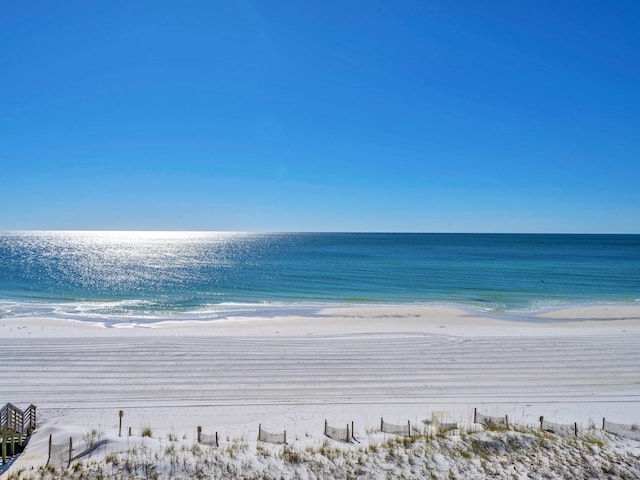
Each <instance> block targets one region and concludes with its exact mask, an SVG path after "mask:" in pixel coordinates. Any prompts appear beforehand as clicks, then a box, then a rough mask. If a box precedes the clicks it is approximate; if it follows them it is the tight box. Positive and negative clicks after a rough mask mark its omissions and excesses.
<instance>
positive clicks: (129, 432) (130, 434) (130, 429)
mask: <svg viewBox="0 0 640 480" xmlns="http://www.w3.org/2000/svg"><path fill="white" fill-rule="evenodd" d="M129 436H131V427H129Z"/></svg>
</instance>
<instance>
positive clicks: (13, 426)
mask: <svg viewBox="0 0 640 480" xmlns="http://www.w3.org/2000/svg"><path fill="white" fill-rule="evenodd" d="M36 423H37V421H36V406H35V405H29V406H28V407H27V408H26V409H25V410H24V411H23V410H21V409H19V408H18V407H16V406H15V405H14V404H12V403H7V404H6V405H5V406H4V407H2V408H0V430H10V431H12V432H16V433H19V434H20V435H21V436H23V437H25V436H27V435H30V434H31V432H33V431H34V430H35V429H36Z"/></svg>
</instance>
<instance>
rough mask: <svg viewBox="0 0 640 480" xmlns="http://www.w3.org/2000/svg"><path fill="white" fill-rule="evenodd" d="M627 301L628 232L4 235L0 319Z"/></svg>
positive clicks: (634, 240)
mask: <svg viewBox="0 0 640 480" xmlns="http://www.w3.org/2000/svg"><path fill="white" fill-rule="evenodd" d="M604 303H607V304H609V303H622V304H624V303H626V304H639V303H640V235H525V234H513V235H507V234H386V233H380V234H364V233H278V234H269V233H265V234H258V233H256V234H250V233H197V232H186V233H182V232H4V233H0V317H10V316H24V315H48V316H55V317H64V318H78V319H92V320H95V319H103V320H114V321H115V320H122V319H127V320H129V319H134V318H135V319H136V320H137V321H144V320H149V321H152V320H156V319H158V318H162V319H166V318H171V319H194V318H217V317H223V316H225V315H228V314H230V313H231V312H238V311H242V312H244V313H247V314H261V315H264V314H269V313H270V312H276V311H277V312H278V313H282V310H288V311H294V310H296V309H313V308H317V307H318V306H324V305H327V304H331V305H335V304H339V305H345V304H349V305H351V304H356V305H361V304H438V305H453V306H461V307H463V308H469V309H475V310H481V311H493V312H505V313H509V312H527V311H538V310H543V309H547V308H557V307H565V306H573V305H584V304H604Z"/></svg>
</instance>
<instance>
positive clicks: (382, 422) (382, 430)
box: [380, 417, 384, 432]
mask: <svg viewBox="0 0 640 480" xmlns="http://www.w3.org/2000/svg"><path fill="white" fill-rule="evenodd" d="M380 431H381V432H384V418H382V417H380Z"/></svg>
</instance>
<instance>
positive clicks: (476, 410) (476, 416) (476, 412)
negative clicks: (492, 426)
mask: <svg viewBox="0 0 640 480" xmlns="http://www.w3.org/2000/svg"><path fill="white" fill-rule="evenodd" d="M473 423H478V409H477V408H474V409H473Z"/></svg>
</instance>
